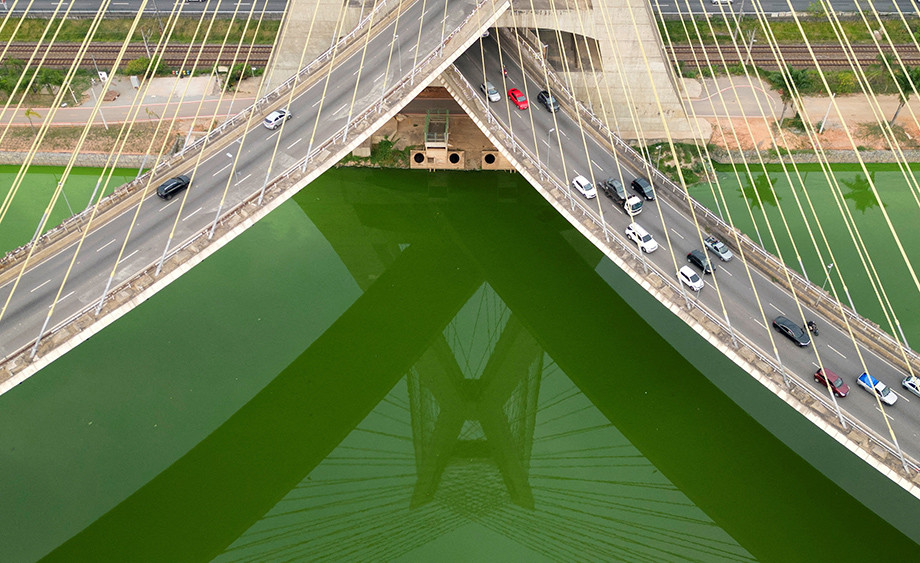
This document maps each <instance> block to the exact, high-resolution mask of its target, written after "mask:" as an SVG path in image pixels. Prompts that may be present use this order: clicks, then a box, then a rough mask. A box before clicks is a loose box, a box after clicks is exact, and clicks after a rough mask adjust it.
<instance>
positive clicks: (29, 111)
mask: <svg viewBox="0 0 920 563" xmlns="http://www.w3.org/2000/svg"><path fill="white" fill-rule="evenodd" d="M25 114H26V118H27V119H28V120H29V125H30V126H32V132H33V133H34V132H35V124H34V123H32V118H33V117H38V118H40V117H41V115H39V113H38V112H37V111H35V110H34V109H32V108H28V109H27V110H26V111H25Z"/></svg>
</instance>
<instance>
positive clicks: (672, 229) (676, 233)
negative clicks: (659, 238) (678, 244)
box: [671, 227, 684, 239]
mask: <svg viewBox="0 0 920 563" xmlns="http://www.w3.org/2000/svg"><path fill="white" fill-rule="evenodd" d="M671 232H672V233H674V234H675V235H677V236H679V237H680V238H681V239H683V238H684V235H682V234H680V233H678V232H677V231H675V230H674V228H673V227H671Z"/></svg>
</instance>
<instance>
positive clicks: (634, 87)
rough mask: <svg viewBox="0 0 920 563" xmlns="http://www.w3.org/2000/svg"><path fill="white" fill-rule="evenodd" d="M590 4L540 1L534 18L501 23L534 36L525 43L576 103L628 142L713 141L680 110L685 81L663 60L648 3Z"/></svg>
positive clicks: (524, 15) (609, 0) (601, 0)
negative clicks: (560, 79) (531, 45)
mask: <svg viewBox="0 0 920 563" xmlns="http://www.w3.org/2000/svg"><path fill="white" fill-rule="evenodd" d="M576 4H577V7H576ZM585 4H586V3H585V2H583V1H581V0H577V1H576V2H573V1H571V0H553V1H552V2H551V1H550V0H534V10H533V11H529V12H528V11H525V12H515V13H514V14H513V18H512V15H511V14H507V13H506V14H505V15H504V16H502V17H501V18H500V19H499V22H498V23H499V26H501V27H517V29H519V30H524V29H526V30H528V31H527V32H526V35H527V36H528V37H530V38H531V40H532V42H533V43H538V44H536V45H534V46H535V47H536V48H537V50H538V51H542V52H543V53H544V56H545V57H546V58H547V60H548V62H549V63H550V65H551V66H552V68H553V69H554V70H555V71H556V72H557V73H558V74H559V75H560V76H561V77H563V79H564V80H565V81H566V82H567V83H568V84H569V86H570V87H571V88H572V90H573V92H574V93H575V95H576V96H577V97H578V98H579V99H580V100H582V101H583V102H584V103H585V104H586V105H588V106H589V107H590V108H591V109H592V110H593V111H594V113H596V114H597V115H599V116H601V117H606V119H607V122H608V124H609V125H610V128H611V129H612V130H614V131H615V132H618V133H619V134H620V136H621V137H623V138H624V139H644V140H655V139H665V138H667V137H669V136H670V137H671V138H672V139H675V140H679V139H694V138H703V139H708V138H709V136H710V133H711V130H712V128H711V126H710V124H709V123H708V122H706V121H704V120H699V123H698V124H697V123H693V122H691V119H690V118H688V117H687V114H686V113H685V112H684V109H683V107H682V106H681V103H680V98H679V96H678V88H677V84H678V80H679V77H677V76H676V75H675V73H674V70H673V69H672V67H671V64H670V63H669V62H668V59H667V56H666V55H665V53H664V49H663V45H662V39H661V36H660V34H659V32H658V26H657V25H656V23H655V17H654V15H653V14H652V11H651V7H650V5H649V3H648V2H647V1H646V0H593V1H592V2H590V3H587V5H585ZM557 30H558V31H559V32H560V33H558V34H557ZM563 57H565V59H566V61H567V62H566V64H565V65H563V64H562V59H563ZM566 71H568V72H566ZM659 104H660V105H659ZM604 110H606V114H607V115H606V116H603V115H602V114H603V113H604ZM633 116H634V117H633ZM665 122H666V123H667V129H665Z"/></svg>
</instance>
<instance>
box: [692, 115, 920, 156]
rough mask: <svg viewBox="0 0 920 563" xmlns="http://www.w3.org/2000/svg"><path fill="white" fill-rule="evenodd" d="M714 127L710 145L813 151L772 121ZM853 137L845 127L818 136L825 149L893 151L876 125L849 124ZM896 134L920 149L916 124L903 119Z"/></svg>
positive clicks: (728, 121)
mask: <svg viewBox="0 0 920 563" xmlns="http://www.w3.org/2000/svg"><path fill="white" fill-rule="evenodd" d="M708 121H709V122H710V123H711V124H712V126H713V132H712V137H711V138H710V143H712V144H714V145H716V146H719V147H722V148H725V149H732V150H735V149H739V148H740V149H741V150H750V149H757V150H769V149H773V148H777V145H778V146H781V147H783V148H787V149H813V148H814V145H813V144H812V142H811V141H810V140H809V138H808V135H806V134H805V133H804V132H801V131H799V130H795V129H791V128H788V127H787V128H784V129H783V131H782V134H780V131H779V129H778V128H777V126H776V122H775V121H774V120H772V119H762V118H748V119H745V118H740V117H734V118H710V119H708ZM848 128H849V130H850V135H852V141H851V139H850V136H848V135H847V131H846V129H844V128H842V127H834V128H827V129H825V130H824V132H823V133H821V135H819V136H818V141H819V142H820V146H821V147H822V148H824V149H825V150H833V149H842V150H853V149H854V145H855V148H863V149H882V150H891V146H890V145H889V144H888V142H887V141H886V140H885V137H884V136H883V135H882V133H881V130H880V128H879V126H878V124H877V123H875V122H856V121H854V122H852V123H849V124H848ZM894 130H895V135H896V137H897V138H898V142H899V145H900V147H901V148H903V149H911V148H917V147H918V146H920V143H918V140H920V130H918V128H917V125H916V124H915V123H912V122H908V121H907V120H904V122H903V124H900V123H896V124H895V129H894Z"/></svg>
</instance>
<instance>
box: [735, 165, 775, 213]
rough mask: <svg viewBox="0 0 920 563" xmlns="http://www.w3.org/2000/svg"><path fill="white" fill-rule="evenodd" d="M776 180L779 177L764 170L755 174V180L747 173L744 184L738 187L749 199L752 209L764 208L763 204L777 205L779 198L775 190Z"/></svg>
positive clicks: (739, 191) (743, 195) (742, 194)
mask: <svg viewBox="0 0 920 563" xmlns="http://www.w3.org/2000/svg"><path fill="white" fill-rule="evenodd" d="M776 181H777V178H774V177H773V176H769V175H767V174H765V173H763V172H760V173H758V174H756V175H754V180H753V181H752V180H751V178H750V176H747V175H745V176H744V185H743V186H742V187H739V188H738V193H740V194H741V196H742V197H744V198H745V199H747V201H748V204H750V206H751V208H752V209H763V208H764V206H763V204H766V205H769V206H771V207H776V206H777V199H778V198H777V195H776V192H775V191H774V190H773V186H774V185H775V184H776ZM779 199H781V198H779Z"/></svg>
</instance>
